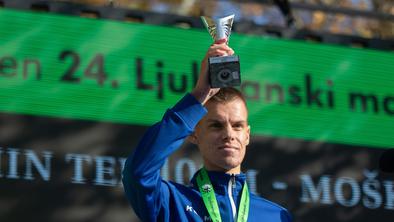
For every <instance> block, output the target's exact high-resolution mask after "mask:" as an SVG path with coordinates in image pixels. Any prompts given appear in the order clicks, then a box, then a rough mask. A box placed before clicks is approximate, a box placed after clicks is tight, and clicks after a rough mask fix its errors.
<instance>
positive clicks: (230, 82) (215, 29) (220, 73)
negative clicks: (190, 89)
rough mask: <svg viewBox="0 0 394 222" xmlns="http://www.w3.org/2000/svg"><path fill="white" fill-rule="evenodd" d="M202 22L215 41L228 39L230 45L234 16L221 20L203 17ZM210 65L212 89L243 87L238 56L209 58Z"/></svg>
mask: <svg viewBox="0 0 394 222" xmlns="http://www.w3.org/2000/svg"><path fill="white" fill-rule="evenodd" d="M201 20H202V21H203V23H204V25H205V27H206V28H207V30H208V32H209V34H210V35H211V36H212V38H213V40H214V41H218V40H220V39H223V38H226V39H227V44H228V41H229V38H230V33H231V27H232V25H233V20H234V15H230V16H227V17H224V18H219V19H211V18H207V17H205V16H201ZM208 63H209V66H208V72H209V83H210V85H211V88H223V87H227V86H239V85H241V74H240V66H239V57H238V56H237V55H231V56H218V57H209V58H208Z"/></svg>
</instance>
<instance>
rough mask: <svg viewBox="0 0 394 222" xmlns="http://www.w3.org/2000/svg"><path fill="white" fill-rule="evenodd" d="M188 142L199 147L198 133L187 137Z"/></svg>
mask: <svg viewBox="0 0 394 222" xmlns="http://www.w3.org/2000/svg"><path fill="white" fill-rule="evenodd" d="M187 141H189V142H191V143H193V144H195V145H197V136H196V132H193V133H192V134H190V135H189V136H188V137H187Z"/></svg>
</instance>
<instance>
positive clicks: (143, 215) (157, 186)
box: [123, 94, 291, 222]
mask: <svg viewBox="0 0 394 222" xmlns="http://www.w3.org/2000/svg"><path fill="white" fill-rule="evenodd" d="M206 112H207V111H206V109H205V108H204V107H203V106H202V105H201V104H200V103H199V102H198V101H197V100H196V99H195V98H194V97H193V96H192V95H190V94H187V95H186V96H185V97H184V98H183V99H182V100H181V101H179V102H178V103H177V104H176V105H175V106H174V107H173V108H172V109H169V110H167V112H166V113H165V115H164V117H163V119H162V121H160V122H159V123H156V124H155V125H153V126H152V127H150V128H149V130H148V131H147V132H146V133H145V135H144V137H143V138H142V140H141V141H140V143H139V145H138V147H137V148H136V149H135V151H134V153H132V154H131V155H130V156H129V157H128V159H127V161H126V164H125V167H124V171H123V186H124V189H125V192H126V196H127V199H128V200H129V201H130V203H131V205H132V207H133V208H134V211H135V213H136V214H137V215H138V217H139V218H140V219H141V220H142V221H174V222H178V221H180V222H182V221H211V218H210V217H209V214H208V211H207V210H206V208H205V206H204V203H203V200H202V198H201V195H200V192H199V189H198V186H197V183H196V174H197V173H196V174H195V175H194V177H193V178H192V180H191V185H190V186H184V185H181V184H177V183H174V182H169V181H165V180H163V179H162V178H161V177H160V168H161V167H162V166H163V165H164V162H165V159H166V158H167V157H168V156H169V155H170V154H171V153H173V152H174V151H175V150H177V149H178V148H179V147H180V146H181V145H182V143H183V141H184V139H185V138H186V137H187V136H188V135H190V134H191V133H192V132H193V131H194V127H195V126H196V124H197V123H198V121H199V120H200V119H201V118H202V117H203V116H204V115H205V114H206ZM208 175H209V177H210V179H211V182H212V185H213V186H214V190H215V195H216V199H217V201H218V206H219V209H220V214H221V218H222V221H223V222H230V221H235V220H234V214H235V212H236V211H237V210H238V205H239V202H240V199H241V198H240V196H241V193H242V192H241V191H242V185H243V183H244V182H245V179H246V176H245V174H242V173H241V174H239V175H229V174H225V173H221V172H208ZM234 207H235V208H236V209H234ZM248 221H259V222H289V221H291V217H290V214H289V213H288V211H287V210H286V209H284V208H282V207H280V206H278V205H277V204H275V203H272V202H270V201H268V200H265V199H263V198H261V197H258V196H256V195H253V194H250V209H249V217H248Z"/></svg>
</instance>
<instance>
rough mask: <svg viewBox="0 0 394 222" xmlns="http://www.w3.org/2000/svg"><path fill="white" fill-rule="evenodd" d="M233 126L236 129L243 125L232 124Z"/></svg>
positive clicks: (241, 127)
mask: <svg viewBox="0 0 394 222" xmlns="http://www.w3.org/2000/svg"><path fill="white" fill-rule="evenodd" d="M233 128H234V129H237V130H240V129H243V125H242V124H234V125H233Z"/></svg>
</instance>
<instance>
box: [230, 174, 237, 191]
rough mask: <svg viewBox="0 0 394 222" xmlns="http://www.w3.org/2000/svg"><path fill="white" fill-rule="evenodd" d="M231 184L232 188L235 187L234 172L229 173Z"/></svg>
mask: <svg viewBox="0 0 394 222" xmlns="http://www.w3.org/2000/svg"><path fill="white" fill-rule="evenodd" d="M231 185H232V188H233V189H235V187H236V183H235V175H234V174H231Z"/></svg>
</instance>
